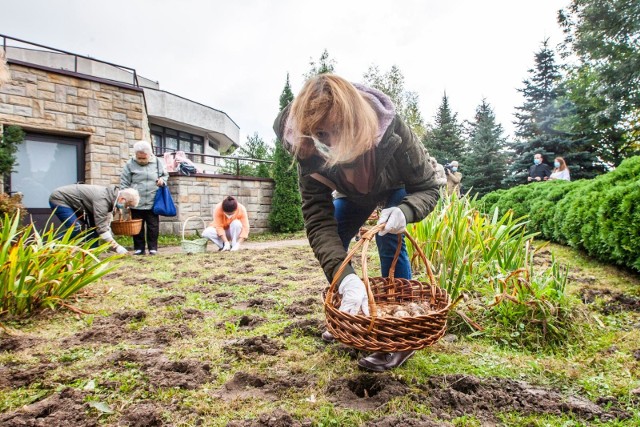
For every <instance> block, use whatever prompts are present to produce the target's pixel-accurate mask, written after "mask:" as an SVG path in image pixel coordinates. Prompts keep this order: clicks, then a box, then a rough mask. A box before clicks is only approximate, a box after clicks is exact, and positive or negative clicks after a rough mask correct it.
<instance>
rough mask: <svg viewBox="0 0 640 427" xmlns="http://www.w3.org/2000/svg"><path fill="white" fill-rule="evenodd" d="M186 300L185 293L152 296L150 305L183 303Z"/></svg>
mask: <svg viewBox="0 0 640 427" xmlns="http://www.w3.org/2000/svg"><path fill="white" fill-rule="evenodd" d="M185 301H186V298H185V297H184V296H183V295H166V296H163V297H156V298H151V300H149V305H153V306H167V305H182V304H184V302H185Z"/></svg>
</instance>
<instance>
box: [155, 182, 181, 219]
mask: <svg viewBox="0 0 640 427" xmlns="http://www.w3.org/2000/svg"><path fill="white" fill-rule="evenodd" d="M153 213H154V214H156V215H162V216H176V214H177V212H176V205H175V204H174V203H173V199H172V198H171V193H170V192H169V187H167V185H163V186H162V187H158V191H156V198H155V200H154V201H153Z"/></svg>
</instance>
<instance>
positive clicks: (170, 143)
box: [164, 136, 178, 151]
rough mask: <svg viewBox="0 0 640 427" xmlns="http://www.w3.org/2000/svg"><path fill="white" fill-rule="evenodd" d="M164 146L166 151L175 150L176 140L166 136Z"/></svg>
mask: <svg viewBox="0 0 640 427" xmlns="http://www.w3.org/2000/svg"><path fill="white" fill-rule="evenodd" d="M164 147H165V150H166V151H177V150H178V140H177V139H176V138H173V137H170V136H167V137H166V138H165V140H164Z"/></svg>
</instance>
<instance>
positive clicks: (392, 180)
mask: <svg viewBox="0 0 640 427" xmlns="http://www.w3.org/2000/svg"><path fill="white" fill-rule="evenodd" d="M288 113H289V107H287V108H286V109H284V110H283V111H282V112H281V113H280V115H279V116H278V117H277V118H276V121H275V123H274V131H275V132H276V135H277V136H278V138H279V139H280V140H281V141H283V144H284V145H285V147H289V144H287V143H286V142H285V140H284V135H283V134H284V126H285V122H286V119H287V116H288ZM375 162H376V170H377V174H378V177H377V179H376V181H375V183H374V186H373V189H372V190H371V192H370V193H369V194H366V195H361V194H353V193H350V192H349V191H348V190H347V189H346V188H345V186H344V185H343V183H341V182H340V180H339V175H338V173H337V168H338V167H339V166H334V167H332V168H330V169H326V168H325V167H324V166H323V165H324V160H323V159H322V158H321V157H319V156H312V157H310V158H308V159H304V160H299V164H298V179H299V183H300V193H301V194H302V214H303V216H304V222H305V228H306V230H307V237H308V238H309V243H310V245H311V248H312V249H313V252H314V254H315V256H316V258H317V259H318V261H319V262H320V265H321V266H322V269H323V270H324V273H325V275H326V276H327V279H329V281H331V280H332V279H333V276H334V274H335V272H336V270H337V269H338V268H339V267H340V264H341V263H342V261H343V260H344V259H345V257H346V255H347V254H346V252H345V250H344V247H343V246H342V241H341V240H340V237H339V236H338V224H337V222H336V219H335V218H334V207H333V197H332V195H331V193H332V190H333V189H332V188H331V187H329V186H327V185H326V184H324V183H322V182H320V181H319V180H318V179H316V178H314V177H312V176H311V175H312V174H319V175H321V176H322V178H321V179H322V180H323V181H325V180H329V181H330V182H331V183H332V184H334V185H335V187H336V188H335V189H336V190H338V191H339V192H340V193H342V194H343V195H344V196H346V197H348V198H349V199H350V200H352V201H354V202H355V203H357V204H361V205H363V206H372V207H375V205H376V204H377V203H380V202H383V201H385V199H386V198H387V196H388V195H389V193H390V192H391V190H395V189H398V188H402V187H404V188H405V190H406V191H407V193H408V194H407V196H406V197H405V198H404V199H403V200H402V202H401V203H400V205H398V207H399V208H400V209H401V210H402V212H403V213H404V215H405V217H406V219H407V223H411V222H418V221H421V220H422V219H423V218H424V217H426V216H427V215H428V214H429V213H430V212H431V211H432V210H433V208H434V207H435V205H436V202H437V201H438V197H439V190H438V188H439V186H438V184H437V181H436V176H435V171H434V170H433V168H432V166H431V164H430V163H429V154H428V153H427V150H426V149H425V147H424V145H422V143H420V141H419V140H418V138H417V137H416V136H415V135H414V134H413V132H411V130H410V129H409V127H408V126H407V125H406V124H405V123H404V122H403V121H402V119H401V118H400V117H399V116H395V118H394V119H393V120H392V121H391V124H390V125H389V127H388V128H387V130H386V132H385V133H384V135H383V137H382V139H381V140H380V143H379V144H378V146H377V147H376V148H375ZM353 272H354V271H353V268H352V267H351V266H348V267H347V268H346V269H345V271H344V272H343V274H342V277H344V276H346V275H347V274H349V273H353ZM340 279H341V278H340Z"/></svg>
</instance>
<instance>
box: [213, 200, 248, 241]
mask: <svg viewBox="0 0 640 427" xmlns="http://www.w3.org/2000/svg"><path fill="white" fill-rule="evenodd" d="M236 219H238V220H240V222H241V223H242V232H241V233H240V237H241V238H243V239H246V238H247V237H249V216H248V215H247V210H246V209H245V207H244V206H242V205H241V204H240V203H238V209H236V211H235V213H234V214H233V216H232V217H231V218H227V216H226V215H225V214H224V211H223V210H222V202H220V203H218V204H217V205H216V207H215V208H213V222H212V223H211V224H210V225H211V227H214V228H215V229H216V233H218V236H224V231H225V230H226V229H228V228H229V225H231V222H232V221H234V220H236Z"/></svg>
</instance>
